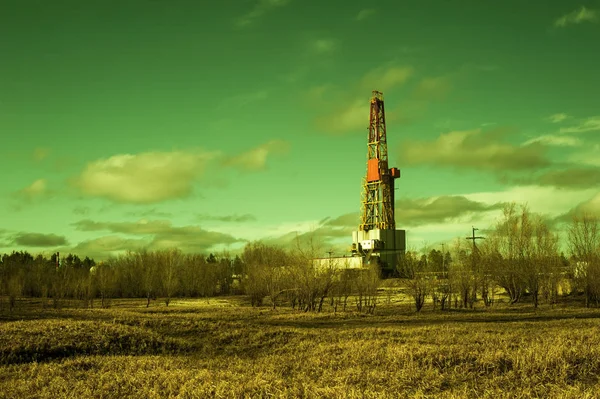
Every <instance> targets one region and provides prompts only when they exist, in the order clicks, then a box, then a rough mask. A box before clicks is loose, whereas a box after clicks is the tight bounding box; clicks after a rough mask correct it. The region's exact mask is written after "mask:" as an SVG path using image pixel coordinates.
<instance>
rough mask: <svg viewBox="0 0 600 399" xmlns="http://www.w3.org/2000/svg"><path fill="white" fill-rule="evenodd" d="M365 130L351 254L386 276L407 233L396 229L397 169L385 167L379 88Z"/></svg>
mask: <svg viewBox="0 0 600 399" xmlns="http://www.w3.org/2000/svg"><path fill="white" fill-rule="evenodd" d="M368 131H369V134H368V140H367V173H366V176H365V177H364V178H363V181H362V198H361V215H360V224H359V226H358V231H354V232H353V233H352V255H353V256H355V257H361V258H362V260H363V262H362V263H363V265H365V266H366V265H369V264H373V263H376V264H378V265H379V267H380V268H381V272H382V275H383V276H387V275H390V274H392V273H393V272H394V271H395V270H396V265H397V263H398V256H399V255H400V254H401V253H403V252H404V251H405V250H406V232H405V230H397V229H396V221H395V215H394V207H395V203H394V191H395V187H394V186H395V184H394V182H395V180H396V179H398V178H399V177H400V170H399V169H398V168H389V167H388V148H387V131H386V126H385V106H384V102H383V93H381V92H379V91H373V95H372V97H371V107H370V112H369V127H368Z"/></svg>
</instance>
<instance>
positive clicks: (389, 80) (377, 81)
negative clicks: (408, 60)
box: [361, 65, 414, 93]
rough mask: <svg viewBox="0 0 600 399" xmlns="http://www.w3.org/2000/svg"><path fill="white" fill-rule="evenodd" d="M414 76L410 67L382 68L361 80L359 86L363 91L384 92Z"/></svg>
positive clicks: (368, 73)
mask: <svg viewBox="0 0 600 399" xmlns="http://www.w3.org/2000/svg"><path fill="white" fill-rule="evenodd" d="M413 74H414V69H413V68H412V67H410V66H396V65H392V66H383V67H378V68H375V69H373V70H371V71H369V72H367V74H366V75H365V76H364V77H363V78H362V80H361V86H362V87H363V88H364V90H379V91H382V92H384V93H385V92H386V91H387V90H390V89H392V88H394V87H396V86H400V85H402V84H404V83H406V81H407V80H408V79H409V78H410V77H411V76H412V75H413Z"/></svg>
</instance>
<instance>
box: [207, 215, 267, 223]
mask: <svg viewBox="0 0 600 399" xmlns="http://www.w3.org/2000/svg"><path fill="white" fill-rule="evenodd" d="M196 220H198V221H216V222H227V223H229V222H232V223H243V222H254V221H256V216H254V215H250V214H248V213H247V214H244V215H237V214H235V215H225V216H215V215H208V214H198V215H197V216H196Z"/></svg>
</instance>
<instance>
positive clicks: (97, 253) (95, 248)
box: [60, 235, 150, 261]
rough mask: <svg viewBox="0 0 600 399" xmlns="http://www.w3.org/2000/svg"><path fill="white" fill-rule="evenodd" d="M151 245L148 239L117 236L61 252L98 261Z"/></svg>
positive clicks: (100, 238) (101, 238) (88, 241)
mask: <svg viewBox="0 0 600 399" xmlns="http://www.w3.org/2000/svg"><path fill="white" fill-rule="evenodd" d="M149 244H150V241H148V240H147V239H131V238H123V237H119V236H115V235H109V236H104V237H98V238H94V239H91V240H85V241H82V242H80V243H78V244H77V245H75V246H74V247H72V248H62V249H61V250H60V252H65V253H66V252H71V253H74V254H77V255H79V257H84V256H89V257H90V258H93V259H94V260H96V261H99V260H106V259H108V258H109V257H111V256H114V255H117V254H118V253H119V252H125V251H135V250H139V249H141V248H145V247H147V246H148V245H149Z"/></svg>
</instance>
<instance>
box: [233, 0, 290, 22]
mask: <svg viewBox="0 0 600 399" xmlns="http://www.w3.org/2000/svg"><path fill="white" fill-rule="evenodd" d="M289 3H290V0H258V1H257V2H256V3H255V5H254V7H253V8H252V10H250V12H248V13H247V14H245V15H243V16H241V17H240V18H238V19H237V20H236V21H235V26H236V27H237V28H240V29H241V28H246V27H248V26H250V25H252V24H254V23H255V22H256V21H257V20H258V19H259V18H261V17H262V16H263V15H265V14H267V13H268V12H270V11H272V10H274V9H276V8H279V7H283V6H285V5H287V4H289Z"/></svg>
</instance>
